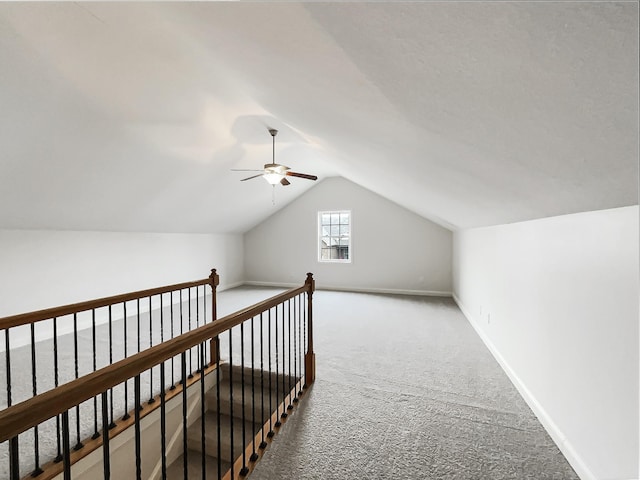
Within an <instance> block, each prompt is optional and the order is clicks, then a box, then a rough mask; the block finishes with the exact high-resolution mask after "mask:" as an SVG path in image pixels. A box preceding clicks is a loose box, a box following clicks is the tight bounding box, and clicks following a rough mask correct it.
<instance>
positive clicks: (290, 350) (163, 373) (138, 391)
mask: <svg viewBox="0 0 640 480" xmlns="http://www.w3.org/2000/svg"><path fill="white" fill-rule="evenodd" d="M218 282H219V279H218V276H217V274H216V272H215V270H213V271H212V274H211V276H210V277H209V278H207V279H204V280H200V281H197V282H190V283H185V284H179V285H174V286H171V287H163V288H159V289H153V290H146V291H143V292H136V293H134V294H127V295H121V296H117V297H110V298H109V299H101V300H96V301H92V302H84V303H82V304H76V305H73V306H68V307H60V308H58V309H49V310H45V311H41V312H34V313H32V314H25V315H20V316H14V317H8V318H5V319H0V328H3V329H5V342H6V350H5V357H6V363H7V370H6V371H7V381H8V385H9V388H8V390H9V391H8V392H7V403H8V407H7V408H6V409H4V410H2V411H0V445H3V444H4V445H7V444H8V452H9V465H10V477H9V478H10V479H11V480H18V479H19V478H21V476H22V475H23V474H24V472H28V471H31V472H32V473H31V476H33V477H36V478H53V477H54V476H55V475H57V474H59V473H60V472H62V474H63V478H64V479H65V480H66V479H70V478H71V466H72V464H73V463H74V462H75V461H77V460H78V459H80V458H82V457H83V456H85V455H86V453H88V451H92V450H95V449H97V448H100V447H102V450H103V459H102V476H103V477H104V478H110V477H111V467H112V462H111V458H110V456H111V451H110V441H111V439H112V438H113V437H114V436H115V435H116V434H117V433H119V432H120V431H123V430H124V428H126V427H127V426H130V425H133V427H134V430H135V434H134V439H135V442H134V443H135V466H134V467H133V468H134V470H135V473H133V472H132V473H131V475H129V476H128V477H127V478H133V476H135V478H152V477H153V478H167V471H168V467H169V463H170V462H169V461H170V460H171V459H168V455H169V452H168V447H169V446H170V445H169V443H171V442H170V440H171V439H168V438H167V435H168V434H170V432H168V430H167V428H168V427H167V421H166V408H167V405H168V402H169V401H170V400H172V399H174V398H176V397H178V398H179V397H181V399H182V410H183V411H182V425H181V427H180V428H179V430H180V433H181V436H182V452H181V453H182V454H183V455H182V470H183V475H182V477H183V478H185V479H186V478H189V476H190V473H189V472H190V470H189V468H190V467H189V465H190V464H189V459H188V452H189V451H190V449H191V448H192V445H191V443H193V442H191V441H190V440H189V438H188V435H189V433H188V430H189V427H190V424H191V423H194V421H193V420H189V418H191V417H194V415H192V414H191V413H192V412H190V411H189V410H188V409H189V408H190V407H189V406H188V403H189V401H188V395H191V394H190V393H188V390H190V389H191V390H193V389H194V388H197V389H198V390H199V398H198V402H197V404H198V405H199V407H200V412H199V413H200V415H199V417H200V431H201V435H200V437H201V438H200V443H201V445H200V447H201V449H200V453H201V455H200V457H201V458H200V460H201V461H200V465H201V471H202V473H201V478H205V477H206V476H207V472H210V470H211V468H210V467H211V465H210V464H211V461H210V459H208V457H207V452H208V451H209V450H210V448H207V445H206V444H207V441H211V438H215V437H217V443H216V445H217V453H218V455H217V459H218V461H217V472H216V474H211V473H209V475H208V476H209V478H214V477H216V478H218V479H222V478H225V479H226V478H232V479H233V478H238V477H240V476H242V475H246V474H247V473H249V471H250V469H251V468H253V465H254V463H255V461H256V460H257V459H258V458H259V457H260V455H261V454H262V451H263V450H264V448H266V446H267V440H268V439H269V438H271V437H272V436H273V433H274V428H275V430H277V428H278V427H279V426H280V424H281V420H283V419H286V417H287V415H288V414H287V411H290V410H292V409H293V405H294V404H295V403H297V401H298V396H299V395H300V394H301V393H302V392H303V389H304V388H305V387H306V386H309V385H311V383H313V381H314V379H315V358H314V353H313V334H312V296H313V291H314V289H315V285H314V280H313V277H312V275H311V274H308V275H307V279H306V281H305V283H304V285H303V286H301V287H298V288H293V289H291V290H288V291H286V292H283V293H281V294H279V295H276V296H274V297H272V298H270V299H267V300H265V301H263V302H260V303H258V304H256V305H253V306H251V307H248V308H245V309H244V310H241V311H239V312H236V313H234V314H232V315H227V316H225V317H224V318H221V319H216V318H215V317H216V295H215V293H216V287H217V285H218ZM205 285H210V286H211V289H212V299H211V306H212V308H211V309H210V312H209V315H210V321H209V322H207V313H206V312H207V309H206V306H205V305H206V301H202V298H205V299H206V294H200V293H198V290H197V289H198V288H199V287H203V289H204V286H205ZM192 288H195V289H196V290H195V293H196V295H195V296H196V301H195V303H193V302H192V301H191V299H188V300H189V302H188V307H187V310H188V313H189V315H188V322H187V323H186V325H188V326H190V327H192V329H191V330H189V329H188V328H187V329H186V330H187V331H186V333H184V331H185V328H184V327H185V321H186V320H187V319H185V317H184V316H182V315H181V316H180V326H182V327H183V328H182V330H181V332H180V333H181V334H180V335H178V336H172V335H171V336H169V335H167V337H168V339H167V338H165V337H164V333H165V332H164V328H163V326H161V327H160V333H159V335H160V341H159V342H157V343H156V342H155V341H154V338H155V336H154V333H153V330H151V331H150V332H149V345H148V348H146V349H140V348H138V349H135V350H136V351H135V353H133V354H130V355H127V353H128V352H127V347H126V345H127V344H128V343H130V342H129V340H128V339H127V336H126V335H125V337H124V338H125V340H124V352H125V355H124V358H122V359H120V360H117V361H110V363H109V364H108V365H107V366H104V367H102V368H98V369H96V368H95V361H94V370H93V371H91V372H89V373H87V374H84V375H81V376H80V375H78V373H77V372H78V367H77V363H76V365H74V370H75V376H76V377H77V378H75V379H73V380H71V381H69V382H68V383H65V384H60V385H58V384H56V385H54V388H52V389H50V390H47V391H44V392H42V393H38V391H37V390H36V389H35V387H34V394H35V395H34V396H33V397H32V398H29V399H26V400H23V401H21V402H19V403H15V402H12V398H11V391H10V389H11V387H10V385H11V384H10V382H9V380H10V378H9V377H10V374H11V371H12V370H11V366H10V365H9V363H10V357H11V352H12V350H11V348H10V346H11V345H10V334H9V329H11V328H18V327H19V326H20V325H33V323H35V322H39V321H45V320H49V321H53V332H54V335H53V338H52V339H51V341H52V342H53V344H54V345H55V343H56V341H57V340H56V338H57V337H56V335H55V333H57V332H56V331H55V330H56V322H57V321H56V319H57V318H59V317H61V316H63V315H72V316H73V319H74V328H73V331H72V336H73V338H74V350H77V349H78V339H77V337H78V331H79V330H78V325H77V316H78V315H77V314H78V313H79V311H83V312H84V311H92V312H93V314H92V317H93V318H95V309H98V308H104V307H107V310H108V313H109V316H108V318H107V321H106V322H105V325H106V329H107V331H108V332H109V334H110V335H111V333H112V331H113V323H114V322H113V319H112V316H111V314H112V311H113V305H115V304H119V303H122V304H124V307H123V308H124V312H123V313H124V316H123V322H125V323H126V321H127V318H128V315H127V312H126V309H127V307H126V305H127V302H131V301H136V303H137V302H138V300H137V299H138V298H140V297H141V296H144V297H147V298H149V299H151V298H152V296H159V301H157V303H159V312H161V313H159V315H160V319H161V323H162V322H163V321H164V315H165V313H163V312H166V311H167V309H169V312H171V310H172V309H173V308H174V303H173V302H170V306H165V305H164V304H163V295H167V294H169V295H170V296H171V295H173V293H172V292H179V295H181V294H182V293H183V291H185V289H188V292H189V293H188V295H189V296H190V295H191V289H192ZM200 302H202V304H200ZM179 305H180V307H179V309H180V311H181V312H182V310H183V309H184V305H183V303H182V302H181V303H180V304H179ZM200 305H202V306H201V307H200ZM192 307H193V308H195V309H196V312H197V314H196V316H195V322H196V324H195V325H192V324H191V323H190V322H191V320H192V317H191V315H190V313H192V312H191V308H192ZM148 308H149V310H148V317H149V324H150V325H152V324H153V315H154V313H152V312H154V311H155V310H158V309H157V308H156V309H154V308H153V302H152V300H149V307H148ZM200 308H202V310H200ZM140 312H141V309H140V308H136V313H135V315H136V316H137V317H139V316H140ZM93 318H92V320H93ZM170 319H171V322H170V324H171V325H172V326H173V325H174V322H173V320H174V318H172V317H170ZM94 323H95V322H92V326H91V329H90V330H91V332H92V335H91V336H92V338H95V337H96V336H97V334H96V327H95V326H94ZM256 323H257V324H258V327H257V328H256ZM137 325H139V323H138V324H137ZM136 328H137V330H138V332H139V330H140V328H139V327H138V326H136ZM151 328H152V327H151ZM33 330H34V327H31V339H30V340H31V342H30V349H31V352H33V351H34V348H35V347H34V345H35V344H36V335H35V334H34V332H33ZM249 331H250V341H249V342H247V340H246V337H247V336H248V333H249ZM124 332H125V333H126V332H128V330H127V327H124ZM172 333H177V332H172ZM223 337H224V338H223ZM137 338H138V339H139V338H140V334H139V333H138V335H137ZM265 338H267V341H266V342H265ZM256 339H257V340H258V342H257V343H258V344H259V345H258V346H256ZM103 340H104V339H103ZM108 343H109V349H110V353H111V351H112V350H111V349H112V348H113V345H114V343H113V338H112V336H109V338H108ZM134 343H135V342H134ZM234 347H235V348H236V350H235V353H234ZM92 350H93V352H94V356H95V344H93V346H92ZM238 350H239V352H240V354H239V355H238V353H237V352H238ZM258 351H259V353H258ZM32 356H33V353H32ZM53 356H54V359H55V358H57V357H56V356H57V354H54V355H53ZM225 356H226V360H225ZM238 356H239V357H240V358H239V359H238ZM75 357H77V353H74V359H75ZM111 358H112V357H110V360H111ZM32 361H33V365H34V366H35V365H36V361H35V360H32ZM225 361H226V365H227V366H228V368H227V370H228V373H227V375H228V382H229V389H228V391H229V400H230V401H229V402H228V403H229V408H230V410H231V411H230V412H229V413H230V415H229V419H230V420H229V421H230V425H229V428H228V429H227V430H228V431H229V432H230V436H231V441H230V443H229V446H228V447H223V444H222V440H221V435H222V434H221V432H222V430H223V427H224V426H225V425H224V423H223V421H222V419H221V408H220V407H221V402H224V401H225V398H224V395H223V394H221V386H222V384H223V382H224V381H225V380H227V379H224V378H223V377H222V376H221V370H222V368H220V367H221V366H222V364H223V362H225ZM75 362H77V360H75ZM54 363H55V362H54ZM303 365H304V368H303ZM267 366H268V368H265V367H267ZM55 367H56V366H55V365H54V368H55ZM34 368H35V367H34ZM274 368H275V372H274ZM238 369H239V370H238ZM32 370H33V368H32ZM167 371H169V373H168V372H167ZM176 371H177V372H178V375H177V376H176ZM154 372H155V374H157V375H156V376H154ZM213 372H215V375H213V376H211V375H209V374H210V373H213ZM238 372H239V373H238ZM256 372H257V375H256ZM234 373H235V375H236V379H237V376H238V374H239V375H240V377H241V385H242V387H241V396H242V403H241V410H242V412H241V427H240V428H238V427H236V426H234V423H233V422H234V418H236V417H235V416H234V414H233V401H231V400H232V398H231V396H232V395H233V389H232V388H231V385H232V384H233V383H234ZM245 375H250V377H251V382H250V384H247V382H245ZM34 376H35V375H34ZM145 377H146V378H148V383H149V384H150V385H149V387H150V388H149V389H148V392H149V396H150V398H149V400H148V401H147V402H143V390H144V391H147V390H145V389H143V381H142V379H143V378H145ZM207 377H209V380H207ZM213 377H215V380H214V381H215V389H214V390H215V391H216V393H215V395H214V397H215V398H214V400H213V401H211V400H207V399H206V398H205V396H206V395H205V393H206V389H207V388H206V387H205V384H206V383H207V381H208V382H209V384H211V378H213ZM176 378H177V379H178V381H176ZM256 378H258V379H259V380H256ZM154 379H155V382H156V390H157V391H158V393H155V390H154V388H153V386H152V384H153V382H154ZM267 382H268V384H269V385H270V386H273V384H274V383H275V385H276V391H277V393H276V395H275V398H273V396H272V395H271V393H270V390H271V389H269V394H268V395H266V396H267V397H268V400H266V399H265V392H264V391H265V388H266V385H265V384H266V383H267ZM131 383H132V390H133V401H132V402H131V401H130V400H129V397H128V395H129V386H131V385H130V384H131ZM258 383H259V386H258V385H257V384H258ZM34 384H35V382H34ZM280 386H281V387H282V388H281V389H279V388H278V387H280ZM209 389H210V387H209ZM258 389H260V396H259V397H260V400H259V402H258V401H257V400H256V397H257V393H256V390H258ZM114 392H124V399H125V402H124V403H125V408H124V416H123V418H122V420H121V421H120V425H119V426H118V427H119V428H115V427H113V426H112V425H113V424H114V413H113V396H114ZM236 395H237V392H236ZM249 395H251V400H252V401H251V409H250V410H251V411H250V412H249V411H247V408H246V407H245V405H246V402H245V400H246V397H248V396H249ZM267 401H268V403H269V404H270V405H269V407H273V406H274V405H272V404H271V403H272V401H273V403H274V404H275V412H274V410H273V409H272V408H269V410H268V412H269V414H268V415H266V417H268V418H266V417H265V412H266V410H265V409H266V406H265V404H266V403H267ZM91 403H92V404H93V412H94V416H93V421H94V430H95V432H94V435H93V436H92V438H91V439H90V440H89V441H88V442H86V443H87V450H86V451H85V453H83V452H81V451H80V450H81V449H82V448H83V447H82V446H81V447H79V448H76V447H78V444H81V443H82V441H81V433H78V428H79V427H77V424H78V423H80V421H79V418H80V417H81V414H82V412H81V409H80V406H81V405H85V406H86V405H87V404H88V405H89V406H91ZM98 403H99V404H100V410H99V411H98V408H97V405H98ZM212 403H213V404H214V405H215V406H216V407H217V408H216V409H215V411H216V412H217V413H216V416H217V423H216V428H217V431H215V432H213V433H212V432H211V426H210V425H209V424H207V423H206V419H207V417H211V415H207V413H208V412H207V408H206V407H207V406H211V404H212ZM258 403H259V404H260V405H261V409H260V410H259V414H258V416H257V417H258V418H256V410H257V408H258V407H257V404H258ZM129 406H132V407H133V408H132V410H128V408H129ZM156 408H159V409H160V412H161V415H160V422H159V423H160V427H159V428H160V444H161V447H160V448H159V449H158V451H157V452H156V457H158V459H157V461H156V460H153V462H152V465H155V466H154V467H153V468H155V470H153V471H152V472H149V471H145V476H144V477H143V476H142V470H143V457H142V447H143V444H142V437H143V436H142V432H141V430H142V429H141V419H142V418H143V417H145V416H146V415H148V414H150V413H151V412H152V411H154V410H156ZM247 415H249V416H250V417H251V418H250V421H249V420H248V419H247ZM73 420H75V421H76V425H73ZM265 420H266V421H265ZM235 421H236V422H237V421H238V420H235ZM47 423H48V424H49V427H50V428H49V430H53V432H54V433H53V435H54V436H55V437H56V438H57V439H58V440H57V441H58V445H59V447H58V456H57V457H56V458H55V459H53V461H52V462H49V463H48V464H47V465H46V468H44V472H43V468H42V467H41V466H40V463H41V462H40V459H39V458H38V447H37V443H38V439H39V438H40V436H39V432H38V428H39V427H41V426H42V425H44V424H47ZM98 424H99V426H100V427H101V428H100V429H98ZM248 424H249V425H251V426H249V427H248V426H247V425H248ZM74 426H75V427H76V428H75V429H76V432H74V433H75V437H76V438H75V439H76V440H77V445H76V446H75V447H73V446H72V436H73V435H72V433H71V432H72V430H73V428H74ZM256 427H257V428H256ZM29 431H33V432H34V440H35V442H34V443H35V444H36V446H35V449H36V452H35V453H36V455H35V456H32V458H33V460H31V461H32V462H33V464H32V465H33V466H35V468H33V469H31V468H30V467H29V466H27V467H25V465H24V461H23V459H21V454H23V452H22V451H21V449H20V444H19V438H21V437H23V436H24V435H27V434H28V432H29ZM236 432H238V433H236ZM265 432H266V434H265ZM234 433H235V434H236V435H241V436H242V443H241V445H242V447H241V448H240V450H241V451H239V452H238V451H237V450H236V452H234V446H235V443H234V438H233V436H234ZM212 435H213V437H212ZM174 437H175V435H174ZM247 437H249V441H247ZM89 444H91V445H89ZM224 448H226V449H227V450H230V451H229V452H226V451H225V452H222V450H223V449H224ZM27 456H28V455H27ZM223 457H226V458H227V459H229V460H230V462H229V463H230V468H229V469H226V468H223V466H222V465H223V461H222V458H223ZM21 460H22V466H21ZM208 462H209V465H207V463H208ZM148 463H149V462H147V463H146V464H145V468H146V469H147V470H148V469H149V467H148V466H147V465H148ZM118 468H120V471H122V468H123V467H122V465H118ZM41 475H42V476H41ZM93 477H95V475H92V478H93Z"/></svg>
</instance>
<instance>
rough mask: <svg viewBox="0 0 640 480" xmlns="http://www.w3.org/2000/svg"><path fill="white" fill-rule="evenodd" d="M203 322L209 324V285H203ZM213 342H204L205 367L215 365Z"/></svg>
mask: <svg viewBox="0 0 640 480" xmlns="http://www.w3.org/2000/svg"><path fill="white" fill-rule="evenodd" d="M202 324H203V325H206V324H207V286H206V285H203V286H202ZM210 344H211V342H204V360H205V363H204V366H203V368H205V367H207V366H211V365H213V359H212V358H211V346H210ZM207 358H208V359H209V361H207Z"/></svg>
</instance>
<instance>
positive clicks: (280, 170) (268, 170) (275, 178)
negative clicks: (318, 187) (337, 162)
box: [232, 128, 318, 187]
mask: <svg viewBox="0 0 640 480" xmlns="http://www.w3.org/2000/svg"><path fill="white" fill-rule="evenodd" d="M269 133H270V134H271V137H272V138H273V159H272V160H271V162H272V163H265V165H264V168H263V169H262V170H245V169H232V171H234V172H261V173H259V174H258V175H253V176H251V177H247V178H243V179H242V180H240V181H241V182H245V181H247V180H251V179H252V178H258V177H264V179H265V180H266V181H267V182H269V183H270V184H271V185H273V186H275V185H277V184H278V183H279V184H280V185H283V186H285V187H286V186H287V185H290V184H291V182H290V181H289V180H287V178H286V177H298V178H306V179H307V180H317V179H318V177H316V176H315V175H308V174H306V173H298V172H292V171H291V170H290V169H289V167H287V166H286V165H280V164H279V163H276V135H277V134H278V130H275V129H273V128H271V129H269Z"/></svg>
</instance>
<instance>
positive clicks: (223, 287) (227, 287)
mask: <svg viewBox="0 0 640 480" xmlns="http://www.w3.org/2000/svg"><path fill="white" fill-rule="evenodd" d="M242 285H245V282H242V281H240V282H234V283H227V284H224V285H223V284H220V285H218V288H216V291H217V292H224V291H225V290H230V289H232V288H236V287H241V286H242Z"/></svg>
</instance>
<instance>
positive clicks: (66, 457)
mask: <svg viewBox="0 0 640 480" xmlns="http://www.w3.org/2000/svg"><path fill="white" fill-rule="evenodd" d="M69 435H70V432H69V410H65V411H64V412H63V413H62V461H63V462H64V463H63V465H64V467H63V468H64V480H71V443H70V439H69Z"/></svg>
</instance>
